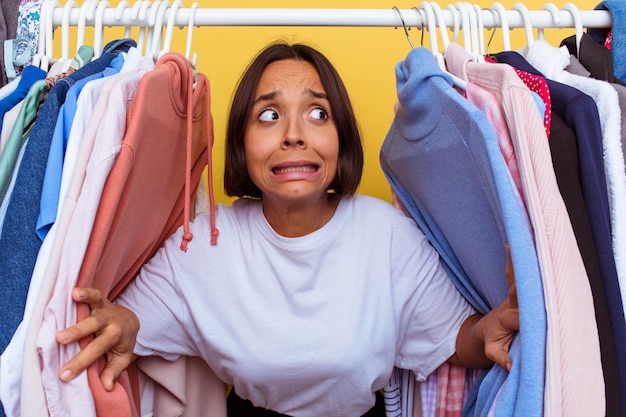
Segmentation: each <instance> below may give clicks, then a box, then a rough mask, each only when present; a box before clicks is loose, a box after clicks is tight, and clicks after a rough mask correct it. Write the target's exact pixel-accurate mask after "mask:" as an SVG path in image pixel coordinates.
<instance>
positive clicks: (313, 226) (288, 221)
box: [263, 194, 341, 237]
mask: <svg viewBox="0 0 626 417" xmlns="http://www.w3.org/2000/svg"><path fill="white" fill-rule="evenodd" d="M340 199H341V196H339V195H337V194H327V195H324V197H323V198H321V199H319V200H317V201H314V202H311V201H299V202H284V201H272V200H267V199H263V214H264V215H265V218H266V219H267V221H268V223H269V224H270V226H272V229H274V231H275V232H276V233H278V234H279V235H281V236H284V237H301V236H305V235H308V234H309V233H313V232H314V231H316V230H318V229H321V228H322V227H323V226H324V225H325V224H326V223H328V222H329V221H330V219H332V217H333V216H334V214H335V210H336V209H337V206H338V205H339V200H340Z"/></svg>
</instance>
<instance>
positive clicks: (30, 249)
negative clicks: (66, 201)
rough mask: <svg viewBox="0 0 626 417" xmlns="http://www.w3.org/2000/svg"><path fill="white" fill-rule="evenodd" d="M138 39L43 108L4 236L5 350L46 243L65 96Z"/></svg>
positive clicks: (1, 305) (115, 48)
mask: <svg viewBox="0 0 626 417" xmlns="http://www.w3.org/2000/svg"><path fill="white" fill-rule="evenodd" d="M136 45H137V44H136V42H135V41H134V40H132V39H123V40H116V41H113V42H110V43H109V44H107V45H106V47H105V48H104V52H103V54H102V56H101V57H100V58H98V59H96V60H94V61H92V62H90V63H88V64H86V65H85V66H84V67H82V68H80V69H79V70H77V71H76V72H73V73H72V74H70V75H68V76H67V77H65V78H63V79H61V80H59V81H57V82H56V84H55V85H54V87H52V89H51V90H50V93H49V95H48V98H47V99H46V101H45V102H44V103H43V105H42V106H41V109H40V110H39V113H38V115H37V120H36V122H35V125H34V126H33V130H32V132H31V135H30V139H29V140H28V143H27V145H26V149H25V151H24V156H23V162H22V164H21V165H20V168H19V171H18V174H17V179H16V182H15V187H14V189H13V193H12V194H11V196H10V201H9V205H8V208H7V213H6V218H5V223H4V227H3V229H2V236H1V237H0V282H1V283H2V285H0V311H2V320H0V348H1V351H2V352H4V349H5V348H6V347H7V345H8V344H9V342H10V341H11V337H13V333H14V332H15V330H16V329H17V326H18V325H19V324H20V322H21V321H22V316H23V314H24V306H25V304H26V296H27V294H28V286H29V284H30V279H31V276H32V273H33V269H34V267H35V261H36V260H37V253H38V252H39V248H40V247H41V240H40V239H39V237H38V236H37V233H36V224H37V217H38V216H39V201H40V199H41V187H42V184H43V178H44V173H45V168H46V161H47V160H48V151H49V149H50V142H51V140H52V135H53V132H54V126H55V124H56V121H57V116H58V114H59V109H60V107H61V105H62V104H63V102H64V101H65V95H66V94H67V91H68V90H69V88H70V87H71V86H72V84H74V83H75V82H76V81H78V80H80V79H82V78H84V77H87V76H89V75H92V74H95V73H98V72H101V71H103V70H104V69H105V68H106V67H107V66H108V65H109V63H110V62H111V60H112V59H113V58H115V57H116V56H117V55H119V53H121V52H126V51H128V49H130V48H131V47H133V46H136ZM7 197H8V196H7Z"/></svg>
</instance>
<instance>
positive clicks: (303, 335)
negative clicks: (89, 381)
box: [118, 195, 473, 417]
mask: <svg viewBox="0 0 626 417" xmlns="http://www.w3.org/2000/svg"><path fill="white" fill-rule="evenodd" d="M217 227H218V228H219V230H220V234H219V241H218V244H217V245H216V246H211V244H210V225H209V217H208V215H200V216H199V217H197V218H196V219H195V221H194V222H193V224H192V225H191V232H192V233H193V235H194V238H193V240H192V241H191V242H190V244H189V249H188V251H187V252H186V253H184V252H182V251H181V250H180V249H179V245H180V241H181V236H182V229H181V230H179V231H178V232H176V233H175V234H174V235H173V236H172V237H171V238H170V239H168V241H167V242H166V244H165V245H164V247H163V248H162V249H161V250H160V251H159V252H158V253H157V254H156V255H155V257H154V258H153V259H152V260H151V261H150V262H149V263H148V264H147V265H145V266H144V267H143V269H142V271H141V273H140V275H139V276H138V277H137V278H136V279H135V280H134V282H133V283H132V284H131V285H130V286H129V288H128V289H127V290H126V291H125V292H124V294H122V295H121V296H120V298H119V299H118V303H120V304H123V305H125V306H128V307H129V308H131V309H132V310H133V311H134V312H135V313H136V314H137V316H138V317H139V320H140V323H141V329H140V331H139V335H138V339H137V346H136V349H135V353H136V354H138V355H142V356H144V355H160V356H162V357H164V358H166V359H175V358H177V357H178V356H179V355H196V356H200V357H202V358H204V359H205V360H206V362H207V363H208V364H209V365H210V366H211V368H212V369H213V370H214V372H215V373H216V375H217V376H218V377H219V378H220V379H222V381H224V382H226V383H229V384H234V386H235V390H236V391H237V394H238V395H240V396H241V397H243V398H247V399H249V400H251V401H252V403H254V404H255V405H256V406H259V407H264V408H267V409H271V410H274V411H277V412H280V413H284V414H288V415H292V416H298V417H300V416H302V417H308V416H311V417H313V416H316V417H318V416H360V415H362V414H364V413H365V412H367V410H369V409H370V408H371V407H372V406H373V405H374V401H375V397H374V394H373V392H374V391H376V390H378V389H380V388H382V387H383V386H385V385H386V383H387V382H388V380H389V376H390V375H391V372H392V369H393V367H394V366H397V367H399V368H405V369H411V370H413V371H414V372H415V374H416V376H417V378H418V379H420V380H423V379H424V378H425V377H426V376H427V375H428V374H430V373H431V372H432V371H433V370H434V369H436V368H437V367H438V366H439V365H440V364H441V363H442V362H443V361H445V360H446V359H448V358H449V357H450V356H451V355H452V354H453V353H454V351H455V341H456V336H457V333H458V330H459V327H460V325H461V323H462V322H463V321H464V320H465V318H466V317H467V316H468V315H470V314H471V313H472V312H473V310H472V308H471V307H470V305H469V304H468V303H467V302H466V301H465V299H464V298H462V296H461V295H460V294H459V293H458V291H457V290H456V288H455V287H454V286H453V284H452V282H451V281H450V279H449V278H448V277H447V275H446V273H445V272H444V270H443V268H442V267H441V265H440V263H439V257H438V254H437V253H436V252H435V251H434V250H433V249H432V247H431V246H430V244H429V242H428V241H427V239H426V238H425V236H424V235H423V233H422V232H421V231H420V230H419V229H418V227H417V226H416V224H415V223H414V221H413V220H412V219H410V218H408V217H406V216H405V215H404V214H403V213H401V212H400V211H399V210H397V209H396V208H394V207H393V206H391V205H390V204H388V203H386V202H384V201H382V200H378V199H375V198H372V197H366V196H360V195H357V196H355V197H352V198H343V199H342V201H341V202H340V203H339V206H338V207H337V210H336V213H335V215H334V217H333V218H332V219H331V220H330V222H328V223H327V224H326V225H325V226H324V227H322V228H321V229H319V230H317V231H315V232H313V233H311V234H309V235H307V236H303V237H298V238H286V237H283V236H280V235H278V234H277V233H276V232H275V231H274V230H273V229H272V228H271V226H270V225H269V223H268V222H267V220H266V219H265V217H264V216H263V213H262V207H261V203H260V202H259V201H252V200H238V201H236V202H235V203H234V204H233V205H232V206H230V207H228V206H224V205H219V206H218V209H217Z"/></svg>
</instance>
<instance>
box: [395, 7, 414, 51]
mask: <svg viewBox="0 0 626 417" xmlns="http://www.w3.org/2000/svg"><path fill="white" fill-rule="evenodd" d="M392 9H393V10H394V11H395V12H396V14H397V15H398V17H399V18H400V22H402V29H404V34H405V35H406V39H407V40H408V41H409V45H411V49H415V45H413V41H412V40H411V37H410V36H409V30H408V29H407V27H406V23H404V18H403V17H402V12H400V9H398V7H397V6H393V7H392Z"/></svg>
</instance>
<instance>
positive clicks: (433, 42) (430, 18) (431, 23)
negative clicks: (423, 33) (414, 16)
mask: <svg viewBox="0 0 626 417" xmlns="http://www.w3.org/2000/svg"><path fill="white" fill-rule="evenodd" d="M420 9H421V10H424V13H426V25H427V26H428V35H429V37H430V51H431V52H432V53H433V54H434V55H436V54H437V53H438V52H439V46H438V43H437V26H436V22H435V13H434V12H433V8H432V6H431V5H430V3H429V2H427V1H422V2H421V3H420Z"/></svg>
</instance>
